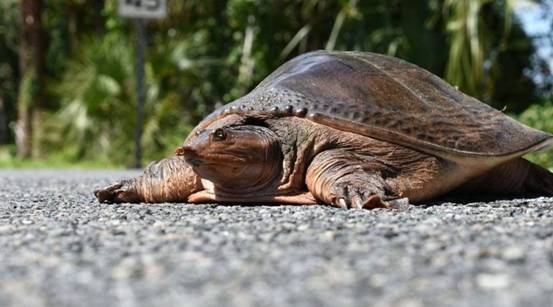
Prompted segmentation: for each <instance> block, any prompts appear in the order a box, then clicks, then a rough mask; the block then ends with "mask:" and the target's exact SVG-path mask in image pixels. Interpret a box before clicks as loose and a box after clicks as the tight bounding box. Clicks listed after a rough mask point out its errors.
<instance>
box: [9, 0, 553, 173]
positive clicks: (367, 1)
mask: <svg viewBox="0 0 553 307" xmlns="http://www.w3.org/2000/svg"><path fill="white" fill-rule="evenodd" d="M168 4H169V10H168V16H167V18H166V19H164V20H160V21H150V22H148V24H147V33H148V37H147V39H148V49H147V55H146V57H147V59H146V83H147V88H148V89H147V95H146V96H147V97H146V105H145V122H144V135H143V148H144V162H147V161H150V160H153V159H159V158H162V157H165V156H168V155H171V154H172V152H173V150H174V148H175V147H176V146H178V145H179V144H180V143H181V142H182V141H183V140H184V138H185V137H186V135H187V133H188V132H189V131H190V129H191V128H192V127H193V126H194V125H195V124H196V123H197V122H198V121H199V120H200V119H202V118H203V116H205V115H206V114H208V113H209V112H211V111H212V110H213V109H214V108H217V107H218V106H220V105H222V104H224V103H227V102H230V101H232V100H233V99H236V98H237V97H240V96H242V95H244V94H245V93H247V92H248V91H249V90H251V89H252V88H253V87H254V86H255V85H256V84H257V83H258V82H259V81H261V80H262V79H263V78H264V77H265V76H267V75H268V74H269V73H270V72H271V71H273V70H274V69H275V68H276V67H278V66H279V65H281V64H282V63H283V62H285V61H286V60H288V59H290V58H292V57H294V56H296V55H298V54H301V53H304V52H307V51H310V50H315V49H328V50H363V51H372V52H379V53H384V54H389V55H393V56H397V57H400V58H403V59H406V60H408V61H410V62H413V63H416V64H418V65H419V66H421V67H424V68H426V69H428V70H430V71H431V72H433V73H435V74H437V75H439V76H441V77H442V78H444V79H446V80H447V81H448V82H450V83H451V84H453V85H455V86H458V87H459V89H460V90H462V91H464V92H466V93H468V94H470V95H473V96H475V97H477V98H479V99H480V100H482V101H484V102H486V103H488V104H490V105H492V106H494V107H496V108H499V109H503V110H505V111H506V112H507V113H509V114H512V116H514V117H516V118H518V119H520V120H522V121H524V122H525V123H527V124H529V125H531V126H533V127H536V128H538V129H543V130H547V131H549V132H553V103H552V90H553V89H552V87H553V79H552V74H551V71H550V69H551V61H552V60H551V58H552V57H551V54H549V53H548V52H547V51H551V50H550V49H547V48H546V47H543V46H549V47H551V46H553V44H552V42H553V34H551V33H552V32H553V31H551V29H553V24H549V26H550V27H551V28H550V31H545V33H546V34H545V35H534V34H532V33H529V32H528V31H525V28H524V25H523V24H522V22H521V19H520V18H519V15H518V14H517V10H524V9H525V8H527V7H533V8H534V9H535V8H536V7H537V8H538V9H539V10H538V11H539V12H541V13H540V14H541V15H540V14H537V15H535V16H534V17H532V18H541V19H543V20H551V14H552V13H553V1H552V0H535V1H529V0H498V1H492V0H426V1H413V0H303V1H302V0H182V1H180V0H179V1H177V0H168ZM543 20H542V22H543ZM530 22H532V21H530ZM132 29H133V28H132V27H131V23H130V21H129V20H125V19H121V18H120V17H118V16H117V2H116V1H115V0H105V1H100V0H2V1H0V166H4V167H6V166H8V167H13V166H44V165H46V166H49V167H57V166H68V165H80V166H98V167H114V166H130V165H132V163H133V157H134V156H133V146H134V143H133V133H134V132H133V129H134V123H135V96H136V95H135V90H134V88H135V87H134V45H133V42H134V40H133V30H132ZM539 49H541V50H539ZM544 50H545V51H546V52H544ZM533 159H534V160H536V161H538V162H539V163H541V164H543V165H547V166H549V167H551V166H553V154H547V153H546V154H543V155H540V156H535V157H533Z"/></svg>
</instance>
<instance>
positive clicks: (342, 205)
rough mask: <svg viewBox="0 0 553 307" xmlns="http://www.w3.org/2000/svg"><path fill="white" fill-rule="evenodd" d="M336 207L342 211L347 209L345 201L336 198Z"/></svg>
mask: <svg viewBox="0 0 553 307" xmlns="http://www.w3.org/2000/svg"><path fill="white" fill-rule="evenodd" d="M336 205H337V206H338V207H340V208H342V209H347V208H348V204H347V203H346V200H345V199H344V198H338V201H337V202H336Z"/></svg>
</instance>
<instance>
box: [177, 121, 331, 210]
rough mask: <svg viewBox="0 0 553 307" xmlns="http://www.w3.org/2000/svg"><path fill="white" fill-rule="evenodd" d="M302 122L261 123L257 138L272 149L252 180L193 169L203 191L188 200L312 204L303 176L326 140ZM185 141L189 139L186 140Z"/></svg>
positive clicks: (218, 124) (211, 127) (214, 127)
mask: <svg viewBox="0 0 553 307" xmlns="http://www.w3.org/2000/svg"><path fill="white" fill-rule="evenodd" d="M232 120H234V121H236V123H237V125H239V124H240V123H241V122H243V121H244V119H243V118H238V117H235V118H233V119H232ZM230 121H231V119H229V120H223V121H218V122H215V123H214V124H213V125H210V126H209V127H207V128H206V129H210V130H212V131H213V130H215V129H217V128H218V127H220V126H228V125H229V124H230V123H229V122H230ZM303 121H304V119H301V118H296V117H286V118H279V119H268V120H265V121H264V122H263V124H264V127H260V128H261V129H260V131H264V132H262V133H260V135H262V137H263V138H264V142H265V144H267V146H272V147H271V149H270V150H268V151H267V153H266V157H265V163H264V164H265V167H266V168H265V170H264V172H263V173H262V176H259V177H258V178H256V180H249V181H248V182H241V180H240V175H239V174H236V178H235V179H234V180H232V179H231V180H229V179H225V180H221V178H220V177H219V176H209V175H206V173H205V172H204V173H202V171H201V170H199V169H195V171H196V172H197V174H198V175H199V176H200V177H202V185H203V187H204V189H205V190H204V191H202V192H199V193H196V194H194V195H192V196H191V197H190V198H189V201H191V202H208V201H220V202H287V203H297V204H315V203H316V201H315V198H314V197H313V196H312V195H311V193H309V192H308V191H307V188H306V186H305V181H304V179H305V173H306V170H307V166H308V163H309V161H311V159H312V158H313V157H314V156H315V155H316V154H317V153H318V152H320V151H322V150H324V148H325V147H327V145H328V140H329V137H328V136H322V135H319V134H318V133H317V132H315V131H312V129H309V128H310V127H311V128H312V125H309V124H307V125H306V124H305V123H304V122H303ZM200 133H201V132H197V134H200ZM187 142H193V140H191V139H190V138H189V139H188V140H187ZM214 167H217V166H216V165H215V166H214ZM214 171H215V170H214ZM207 173H209V172H207ZM218 177H219V178H218Z"/></svg>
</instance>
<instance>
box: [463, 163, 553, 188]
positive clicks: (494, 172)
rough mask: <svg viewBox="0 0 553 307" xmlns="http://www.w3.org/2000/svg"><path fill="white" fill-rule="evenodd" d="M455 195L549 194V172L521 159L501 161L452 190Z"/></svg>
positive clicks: (552, 182) (552, 180)
mask: <svg viewBox="0 0 553 307" xmlns="http://www.w3.org/2000/svg"><path fill="white" fill-rule="evenodd" d="M453 194H455V196H466V195H475V194H478V195H482V196H484V197H489V196H495V197H498V196H499V197H507V198H514V197H538V196H553V173H551V172H550V171H548V170H547V169H545V168H543V167H541V166H539V165H536V164H534V163H532V162H530V161H527V160H525V159H523V158H517V159H514V160H511V161H508V162H505V163H503V164H501V165H499V166H497V167H495V168H493V169H491V170H489V171H488V172H486V173H484V174H483V175H480V176H478V177H476V178H474V179H472V180H470V181H469V182H467V183H466V184H464V185H463V186H461V187H460V188H458V189H456V190H455V191H454V193H453Z"/></svg>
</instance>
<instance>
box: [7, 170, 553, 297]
mask: <svg viewBox="0 0 553 307" xmlns="http://www.w3.org/2000/svg"><path fill="white" fill-rule="evenodd" d="M136 174H137V173H136V172H130V171H49V170H23V171H21V170H0V306H102V307H107V306H368V305H371V306H408V307H416V306H421V307H422V306H452V305H454V306H502V307H504V306H525V307H530V306H553V209H552V207H553V199H551V198H538V199H528V200H527V199H521V200H509V201H492V202H486V203H483V202H472V203H465V204H455V203H451V202H443V203H436V204H433V205H427V206H411V207H410V208H409V209H408V210H406V211H403V212H398V211H393V210H385V209H377V210H372V211H369V210H349V211H347V210H341V209H336V208H331V207H327V206H215V205H184V204H156V205H145V204H121V205H105V204H99V203H97V202H96V200H95V198H94V196H93V195H92V190H93V189H94V188H97V187H101V186H104V185H106V184H108V183H111V182H113V181H115V180H117V179H121V178H126V177H130V176H133V175H136Z"/></svg>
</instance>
